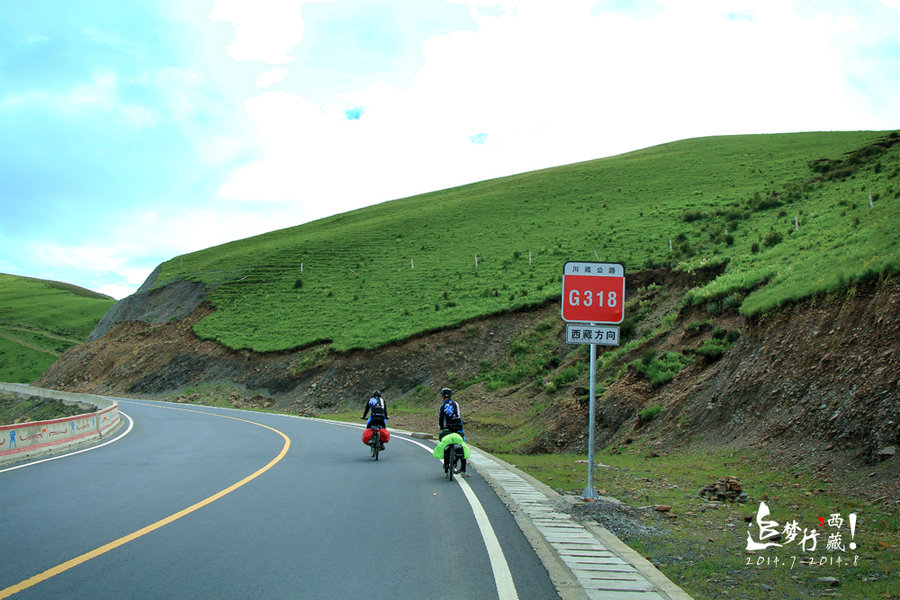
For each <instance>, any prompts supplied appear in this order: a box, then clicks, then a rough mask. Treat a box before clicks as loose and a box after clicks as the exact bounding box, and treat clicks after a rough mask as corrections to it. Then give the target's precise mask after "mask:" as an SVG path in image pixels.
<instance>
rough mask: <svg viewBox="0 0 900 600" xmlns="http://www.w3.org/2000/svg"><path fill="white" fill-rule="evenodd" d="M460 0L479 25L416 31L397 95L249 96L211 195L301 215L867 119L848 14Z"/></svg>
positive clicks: (771, 6) (703, 5)
mask: <svg viewBox="0 0 900 600" xmlns="http://www.w3.org/2000/svg"><path fill="white" fill-rule="evenodd" d="M468 4H470V5H471V6H473V10H474V11H475V12H474V13H473V15H474V17H475V18H476V20H477V22H478V24H479V29H478V30H477V31H475V32H471V31H456V32H453V33H450V34H446V35H439V36H435V37H432V38H430V39H428V40H427V41H426V42H425V44H424V47H423V54H424V57H425V64H424V66H423V67H422V68H421V70H420V71H419V72H418V73H417V75H416V77H415V78H414V80H413V83H412V84H411V85H410V86H409V87H408V88H406V89H398V88H394V87H392V86H390V85H388V84H386V83H383V82H379V83H376V84H373V85H370V86H367V87H365V88H362V89H360V90H357V91H355V92H351V93H348V94H345V95H343V96H341V97H339V98H335V99H334V101H333V103H331V104H329V105H326V106H318V105H316V104H313V103H312V102H310V101H308V100H306V99H304V98H302V97H301V96H299V95H297V94H295V93H289V92H271V93H263V94H259V95H256V96H254V97H252V98H251V99H249V100H248V101H247V103H246V109H247V114H248V117H249V118H250V120H251V121H252V122H253V124H254V125H255V127H256V131H257V135H258V137H259V140H260V144H261V146H262V147H263V148H264V151H265V152H264V156H263V157H262V158H260V159H259V160H258V161H256V162H255V163H253V164H250V165H248V166H246V167H244V168H242V169H240V170H238V171H236V172H234V173H232V175H231V176H230V177H229V178H228V180H227V181H226V182H225V183H224V185H223V186H222V187H221V188H220V195H221V197H223V198H225V199H231V200H243V201H267V202H275V203H287V204H290V203H293V204H296V205H302V206H303V213H302V214H303V215H304V217H309V218H314V217H319V216H325V215H326V214H333V213H335V212H339V211H342V210H348V209H350V208H355V207H357V206H360V205H364V204H369V203H373V202H377V201H382V200H387V199H391V198H397V197H401V196H404V195H409V194H413V193H418V192H424V191H430V190H434V189H440V188H442V187H447V186H452V185H457V184H460V183H465V182H470V181H476V180H479V179H485V178H489V177H495V176H499V175H503V174H511V173H518V172H523V171H527V170H531V169H537V168H541V167H547V166H553V165H557V164H565V163H569V162H575V161H579V160H587V159H592V158H597V157H601V156H606V155H610V154H615V153H619V152H624V151H627V150H632V149H636V148H641V147H645V146H649V145H653V144H657V143H662V142H666V141H671V140H674V139H681V138H686V137H695V136H702V135H716V134H736V133H764V132H776V131H800V130H816V129H831V130H833V129H844V128H861V127H877V126H878V125H879V124H878V123H875V122H872V120H871V119H870V118H867V117H866V116H865V114H863V112H862V110H861V108H860V106H859V104H858V103H855V102H854V96H853V93H852V92H851V91H850V89H849V87H848V84H847V82H846V80H845V77H844V75H843V73H842V71H841V70H840V69H841V65H840V62H841V61H840V46H839V44H838V42H837V40H838V39H839V38H840V37H841V36H844V35H845V34H851V35H852V34H855V33H856V32H857V31H858V30H859V24H858V23H857V22H856V20H855V19H853V18H851V17H835V16H833V15H830V14H821V15H818V16H817V17H816V19H815V20H810V19H804V18H802V17H801V16H799V15H798V14H796V13H795V12H794V11H793V10H792V9H791V7H790V5H787V4H785V3H782V2H764V3H759V2H741V1H733V2H726V3H722V2H717V1H711V0H708V1H706V2H697V3H683V2H669V3H668V5H667V9H666V10H665V11H664V12H662V13H660V14H657V15H655V16H653V17H650V18H645V19H642V20H638V19H634V18H631V17H628V16H623V15H613V14H601V15H597V16H591V14H590V9H591V7H592V5H593V3H592V2H578V3H575V2H573V3H564V4H559V3H556V4H553V5H547V4H543V3H521V4H516V5H513V4H512V3H510V4H505V5H503V6H502V7H501V8H503V9H504V10H503V11H500V12H499V13H496V14H499V16H489V15H488V14H485V13H482V12H479V11H477V8H478V7H481V6H484V5H485V4H484V3H481V2H470V3H468ZM751 9H752V14H753V19H734V18H733V15H735V14H749V11H751ZM348 107H352V108H354V109H355V110H357V111H358V113H359V114H360V118H359V119H355V120H348V119H347V118H346V115H345V112H346V110H347V109H348ZM472 140H478V141H480V142H483V143H479V144H475V143H472Z"/></svg>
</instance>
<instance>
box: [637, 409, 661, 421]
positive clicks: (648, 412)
mask: <svg viewBox="0 0 900 600" xmlns="http://www.w3.org/2000/svg"><path fill="white" fill-rule="evenodd" d="M660 412H662V406H648V407H647V408H645V409H644V410H642V411H641V412H639V413H638V418H640V421H641V423H649V422H650V421H652V420H653V418H654V417H656V415H658V414H659V413H660Z"/></svg>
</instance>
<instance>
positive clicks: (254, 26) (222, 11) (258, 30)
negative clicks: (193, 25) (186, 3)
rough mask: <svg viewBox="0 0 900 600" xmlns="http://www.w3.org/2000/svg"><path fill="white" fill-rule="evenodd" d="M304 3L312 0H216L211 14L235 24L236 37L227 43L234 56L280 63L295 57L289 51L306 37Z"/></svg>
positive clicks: (220, 19) (274, 63)
mask: <svg viewBox="0 0 900 600" xmlns="http://www.w3.org/2000/svg"><path fill="white" fill-rule="evenodd" d="M312 1H314V0H312ZM323 1H331V0H323ZM304 3H306V4H308V3H310V1H309V0H258V1H257V2H244V1H243V0H216V4H215V6H214V7H213V9H212V11H211V12H210V14H209V18H210V20H212V21H214V22H220V21H226V22H229V23H232V24H234V26H235V37H234V41H233V42H232V43H231V45H230V46H228V54H229V55H231V57H232V58H234V59H236V60H240V61H260V62H264V63H269V64H272V65H280V64H284V63H287V62H290V61H292V60H293V58H292V57H291V56H288V54H287V53H288V52H290V51H291V50H292V49H293V48H294V46H296V45H297V44H299V43H300V41H301V40H302V39H303V16H302V14H301V7H302V5H303V4H304Z"/></svg>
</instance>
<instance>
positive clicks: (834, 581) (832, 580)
mask: <svg viewBox="0 0 900 600" xmlns="http://www.w3.org/2000/svg"><path fill="white" fill-rule="evenodd" d="M819 583H824V584H826V585H827V586H828V587H837V586H839V585H841V582H840V581H838V578H837V577H819Z"/></svg>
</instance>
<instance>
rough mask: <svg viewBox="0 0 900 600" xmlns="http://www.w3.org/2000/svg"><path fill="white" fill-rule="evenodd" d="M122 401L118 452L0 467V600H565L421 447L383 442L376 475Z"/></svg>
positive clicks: (212, 415)
mask: <svg viewBox="0 0 900 600" xmlns="http://www.w3.org/2000/svg"><path fill="white" fill-rule="evenodd" d="M119 402H120V408H121V410H122V412H124V413H125V414H126V415H128V417H130V419H131V420H132V421H133V427H132V429H131V430H130V431H129V432H128V433H127V435H124V436H123V437H121V438H120V439H118V440H117V441H116V442H114V443H111V444H108V445H106V446H103V447H100V448H96V449H93V450H91V451H87V452H82V453H80V454H76V455H72V456H68V457H64V458H60V459H56V460H49V461H45V462H39V463H37V464H31V465H29V466H25V467H22V468H16V469H12V470H9V469H2V468H0V509H2V510H0V598H4V597H14V598H17V599H18V598H21V599H30V598H166V599H177V598H186V599H187V598H190V599H199V598H216V599H223V598H279V599H280V598H351V597H370V598H416V599H428V598H478V599H482V598H485V599H487V598H498V597H499V598H503V600H506V598H515V597H517V598H522V599H526V598H534V599H541V600H545V599H551V598H558V595H557V593H556V590H555V589H554V587H553V584H552V583H551V581H550V579H549V576H548V574H547V571H546V569H545V568H544V567H543V565H542V564H541V562H540V560H539V559H538V558H537V556H536V555H535V553H534V551H533V550H532V548H531V546H530V544H529V543H528V541H527V540H526V539H525V537H524V536H523V534H522V533H521V531H520V530H519V528H518V527H517V525H516V523H515V521H514V519H513V517H512V516H511V515H510V514H509V511H508V510H507V509H506V507H505V506H504V505H503V504H502V503H501V502H500V500H499V499H498V498H497V496H496V495H495V494H494V493H493V491H492V490H491V489H490V488H489V487H488V486H487V484H486V483H485V482H484V481H483V480H482V479H481V478H480V477H479V476H478V475H477V474H475V473H473V475H472V477H470V478H469V479H467V480H464V481H459V480H455V481H453V482H448V481H447V480H445V479H443V477H442V474H441V468H440V463H439V462H438V461H436V460H435V459H433V458H432V457H431V455H430V452H429V451H428V450H429V448H430V447H431V446H432V444H431V443H426V442H423V441H422V440H417V439H413V438H404V437H403V436H401V435H394V437H393V438H392V440H391V442H390V443H389V444H388V448H387V450H386V451H385V452H384V453H383V454H382V455H381V457H380V459H379V460H378V461H377V462H376V461H373V460H372V459H371V457H370V455H369V451H368V448H367V447H366V446H364V445H363V444H362V441H361V439H360V438H361V431H360V429H359V428H354V427H351V426H348V425H341V424H333V423H328V422H322V421H313V420H308V419H299V418H291V417H286V416H282V415H269V414H262V413H252V412H242V411H234V410H224V409H213V408H206V407H190V406H183V405H176V404H165V403H158V402H149V401H132V400H126V399H120V400H119ZM389 424H390V423H389ZM423 446H426V447H428V448H426V447H423ZM466 486H468V487H469V489H470V490H471V491H472V492H474V497H476V498H477V500H476V501H475V503H474V504H475V508H473V503H472V502H470V501H469V500H468V499H467V497H466V493H465V491H466V489H465V488H466ZM478 507H481V508H483V511H484V513H483V514H484V515H486V517H487V518H486V519H484V518H482V519H481V520H480V521H481V524H480V525H479V520H478V519H477V518H476V514H478V510H479V509H478ZM485 523H489V524H488V525H485ZM489 549H490V550H489ZM505 569H508V571H505ZM505 573H506V574H507V575H505ZM31 578H34V579H31ZM498 582H499V583H498ZM504 582H507V583H504ZM509 582H511V583H509Z"/></svg>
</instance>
